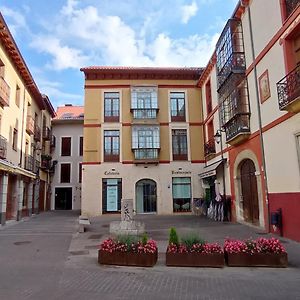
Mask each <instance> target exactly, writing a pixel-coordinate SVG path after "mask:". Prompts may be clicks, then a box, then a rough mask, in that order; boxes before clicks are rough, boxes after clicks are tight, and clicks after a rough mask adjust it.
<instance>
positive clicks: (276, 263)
mask: <svg viewBox="0 0 300 300" xmlns="http://www.w3.org/2000/svg"><path fill="white" fill-rule="evenodd" d="M225 259H226V263H227V265H228V266H230V267H277V268H285V267H287V265H288V258H287V253H280V254H275V253H256V254H253V255H250V254H248V253H225Z"/></svg>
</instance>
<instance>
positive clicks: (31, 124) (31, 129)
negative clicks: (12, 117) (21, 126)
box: [26, 116, 34, 135]
mask: <svg viewBox="0 0 300 300" xmlns="http://www.w3.org/2000/svg"><path fill="white" fill-rule="evenodd" d="M26 132H27V133H28V134H30V135H31V134H33V133H34V119H33V118H32V116H27V119H26Z"/></svg>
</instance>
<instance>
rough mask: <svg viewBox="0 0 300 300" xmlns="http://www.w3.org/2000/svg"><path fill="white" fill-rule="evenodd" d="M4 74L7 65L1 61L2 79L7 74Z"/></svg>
mask: <svg viewBox="0 0 300 300" xmlns="http://www.w3.org/2000/svg"><path fill="white" fill-rule="evenodd" d="M4 72H5V65H4V63H3V62H2V60H1V59H0V77H2V78H4V74H5V73H4Z"/></svg>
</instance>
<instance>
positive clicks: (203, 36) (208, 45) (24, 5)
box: [0, 0, 237, 108]
mask: <svg viewBox="0 0 300 300" xmlns="http://www.w3.org/2000/svg"><path fill="white" fill-rule="evenodd" d="M236 3H237V0H225V1H224V0H151V1H143V0H122V1H121V0H49V1H40V0H0V10H1V13H2V14H3V16H4V18H5V20H6V22H7V23H8V26H9V28H10V30H11V32H12V34H13V36H14V38H15V40H16V42H17V45H18V47H19V49H20V51H21V53H22V55H23V57H24V59H25V61H26V63H27V65H28V67H29V69H30V71H31V73H32V75H33V77H34V79H35V81H36V83H37V84H38V86H39V89H40V91H41V92H42V93H45V94H47V95H48V96H49V97H50V100H51V101H52V103H53V105H54V106H55V108H56V106H58V105H63V104H65V103H73V104H76V105H80V104H82V103H83V74H82V73H81V72H80V71H79V69H80V67H83V66H89V65H102V66H105V65H106V66H112V65H119V66H187V67H190V66H196V67H204V66H205V65H206V64H207V62H208V59H209V58H210V56H211V54H212V51H213V49H214V46H215V43H216V41H217V39H218V37H219V34H220V32H221V31H222V28H223V27H224V25H225V23H226V20H227V19H228V18H229V17H230V16H231V14H232V12H233V10H234V7H235V6H236Z"/></svg>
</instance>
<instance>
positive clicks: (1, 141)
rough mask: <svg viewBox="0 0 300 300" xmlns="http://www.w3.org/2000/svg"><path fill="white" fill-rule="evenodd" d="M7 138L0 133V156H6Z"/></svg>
mask: <svg viewBox="0 0 300 300" xmlns="http://www.w3.org/2000/svg"><path fill="white" fill-rule="evenodd" d="M6 150H7V139H6V138H5V137H3V136H2V135H0V158H6Z"/></svg>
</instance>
